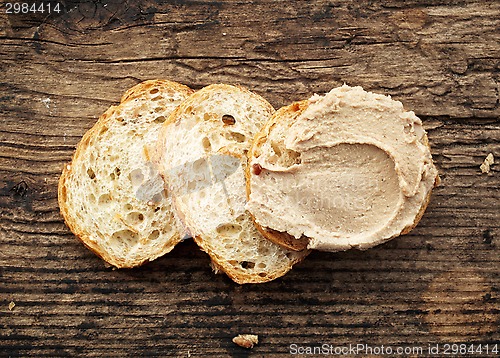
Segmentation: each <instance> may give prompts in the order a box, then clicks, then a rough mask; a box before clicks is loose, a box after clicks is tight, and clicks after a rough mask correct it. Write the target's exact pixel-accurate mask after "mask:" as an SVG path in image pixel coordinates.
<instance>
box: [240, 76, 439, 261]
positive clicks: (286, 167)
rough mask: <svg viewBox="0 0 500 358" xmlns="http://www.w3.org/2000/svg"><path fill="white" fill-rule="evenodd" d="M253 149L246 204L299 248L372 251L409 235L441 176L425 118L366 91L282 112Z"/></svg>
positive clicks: (276, 235) (262, 225) (340, 91)
mask: <svg viewBox="0 0 500 358" xmlns="http://www.w3.org/2000/svg"><path fill="white" fill-rule="evenodd" d="M248 155H249V165H248V167H247V170H246V177H247V195H248V204H247V206H246V207H247V209H248V210H249V212H251V214H252V216H253V219H254V221H255V223H256V226H257V228H258V229H259V231H260V232H261V233H262V234H263V235H264V236H265V237H267V238H268V239H270V240H272V241H273V242H276V243H279V244H281V245H282V246H284V247H286V248H289V249H291V250H303V249H305V248H309V249H318V250H325V251H339V250H346V249H350V248H353V247H355V248H359V249H367V248H370V247H372V246H375V245H378V244H380V243H383V242H385V241H387V240H389V239H391V238H393V237H395V236H398V235H401V234H405V233H408V232H409V231H410V230H412V229H413V228H414V227H415V226H416V225H417V223H418V221H419V220H420V218H421V217H422V215H423V212H424V211H425V208H426V207H427V204H428V202H429V198H430V194H431V190H432V188H433V187H434V186H435V185H436V184H437V183H438V182H439V177H438V173H437V170H436V168H435V166H434V165H433V163H432V157H431V153H430V149H429V144H428V140H427V136H426V133H425V131H424V130H423V128H422V123H421V121H420V119H418V118H417V117H416V116H415V114H414V113H413V112H406V111H405V110H404V109H403V106H402V104H401V103H400V102H397V101H394V100H392V99H390V97H386V96H382V95H378V94H374V93H370V92H366V91H364V90H363V89H362V88H361V87H349V86H346V85H344V86H342V87H339V88H335V89H333V90H332V91H330V92H329V93H328V94H327V95H325V96H324V97H320V96H313V97H312V98H311V99H310V100H307V101H302V102H297V103H293V104H291V105H289V106H287V107H284V108H281V109H280V110H278V111H277V112H276V113H275V114H274V116H273V117H272V118H271V120H270V121H269V122H268V123H267V124H266V125H265V126H264V127H263V129H262V130H261V131H260V132H259V133H258V134H257V135H256V137H255V139H254V143H253V146H252V148H251V150H250V152H249V154H248Z"/></svg>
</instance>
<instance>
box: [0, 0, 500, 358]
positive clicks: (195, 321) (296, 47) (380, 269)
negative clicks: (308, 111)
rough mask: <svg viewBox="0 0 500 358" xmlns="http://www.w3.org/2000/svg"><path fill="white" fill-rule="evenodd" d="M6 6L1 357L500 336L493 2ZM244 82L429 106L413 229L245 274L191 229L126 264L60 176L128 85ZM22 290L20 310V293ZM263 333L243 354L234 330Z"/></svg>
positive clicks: (280, 93) (295, 94) (234, 352)
mask: <svg viewBox="0 0 500 358" xmlns="http://www.w3.org/2000/svg"><path fill="white" fill-rule="evenodd" d="M62 3H63V4H64V5H65V6H64V11H63V12H61V13H60V14H52V15H50V16H47V15H46V14H45V15H44V16H41V15H40V14H37V15H33V14H30V15H6V14H5V11H4V8H3V7H2V8H1V10H2V11H1V14H0V19H1V20H0V70H1V73H2V77H1V78H0V283H1V284H0V356H12V357H15V356H37V357H38V356H67V355H71V356H76V355H77V356H88V357H94V356H96V357H97V356H98V357H102V356H146V355H154V356H181V357H188V356H193V357H194V356H203V357H207V356H218V357H222V356H247V355H250V356H265V357H268V356H286V355H289V349H290V348H289V346H290V344H293V343H295V344H298V345H302V346H307V345H317V344H321V343H328V344H332V345H335V346H343V345H349V344H357V343H367V344H370V345H381V344H384V345H385V346H387V345H392V346H394V347H395V346H398V345H403V346H422V347H425V348H427V346H428V345H429V344H435V343H447V342H452V343H483V344H486V343H489V344H490V345H491V344H493V343H499V341H500V332H499V328H498V327H499V326H500V303H499V302H500V301H499V297H500V276H499V267H500V255H499V253H500V251H499V246H498V237H499V234H500V179H499V171H498V167H497V165H498V164H496V165H493V166H492V171H491V173H490V174H488V175H486V174H483V175H481V174H480V170H479V165H480V164H481V163H482V161H483V160H484V158H485V157H486V155H487V154H488V153H490V152H492V153H494V154H495V156H496V157H500V119H499V116H500V103H499V98H500V96H499V83H500V82H499V78H500V71H499V69H500V38H499V35H498V34H499V33H500V2H498V1H490V2H485V1H458V0H457V1H455V0H446V1H445V0H442V1H416V0H398V1H396V0H384V1H380V2H368V1H335V0H334V1H313V2H305V1H274V2H267V1H255V2H250V1H231V2H229V1H202V0H199V1H196V0H191V1H190V0H178V1H172V2H168V3H165V2H163V1H153V0H146V1H141V2H132V1H125V2H121V1H95V2H94V1H89V2H84V3H79V2H77V1H65V2H62ZM151 78H168V79H173V80H176V81H179V82H182V83H185V84H186V85H189V86H191V87H193V88H196V89H198V88H201V87H202V86H204V85H207V84H209V83H216V82H226V83H239V84H242V85H244V86H247V87H248V88H250V89H252V90H255V91H256V92H258V93H260V94H262V95H263V96H265V97H266V98H267V99H269V101H270V102H271V103H272V104H273V105H274V106H275V107H280V106H282V105H285V104H287V103H290V102H292V101H295V100H299V99H303V98H307V97H308V96H310V95H312V94H313V93H314V92H318V93H321V92H325V91H327V90H329V89H331V88H332V87H334V86H337V85H340V84H342V83H344V82H345V83H348V84H350V85H362V86H363V87H364V88H365V89H367V90H372V91H376V92H380V93H385V94H390V95H392V96H393V97H394V98H395V99H398V100H401V101H402V102H403V103H404V105H405V106H406V107H407V108H409V109H412V110H414V111H415V112H416V114H417V115H419V116H421V117H422V118H423V121H424V124H425V126H426V128H427V129H428V133H429V140H430V143H431V146H432V153H433V156H434V159H435V161H436V164H437V165H438V167H439V169H440V173H441V175H442V179H443V182H442V184H441V186H440V187H438V188H437V189H436V190H435V192H434V194H433V197H432V200H431V204H430V206H429V208H428V209H427V212H426V214H425V215H424V218H423V219H422V221H421V223H420V224H419V226H418V227H417V228H416V229H415V230H414V231H413V232H412V233H411V234H409V235H407V236H404V237H401V238H398V239H396V240H393V241H391V242H389V243H387V244H385V245H382V246H380V247H377V248H374V249H371V250H368V251H366V252H358V251H349V252H343V253H336V254H332V253H319V252H316V253H313V254H312V255H310V256H309V257H308V258H307V260H306V261H305V262H303V263H302V264H300V265H298V266H297V267H296V269H294V270H293V271H292V272H290V273H289V274H287V275H286V276H285V277H284V278H282V279H278V280H276V281H274V282H271V283H268V284H263V285H246V286H238V285H236V284H234V283H233V282H231V281H230V280H229V279H227V278H226V277H224V276H220V275H215V274H213V273H212V272H211V270H210V268H209V259H208V257H207V255H205V254H204V253H202V252H200V251H199V250H198V249H197V248H196V245H194V244H193V243H192V242H185V243H182V244H181V245H179V246H178V247H177V248H176V249H175V250H174V251H173V252H172V253H170V254H169V255H166V256H165V257H163V258H161V259H158V260H156V261H155V262H152V263H150V264H148V265H146V266H144V267H142V268H139V269H133V270H112V269H110V268H106V267H105V266H104V264H103V262H102V261H101V260H99V259H98V258H97V257H95V256H94V255H93V254H92V253H90V252H89V251H88V250H86V249H85V248H84V247H83V246H82V245H81V244H80V243H79V242H78V241H77V240H76V239H75V238H74V236H73V235H72V234H71V232H69V230H68V229H67V228H66V226H65V225H64V223H63V221H62V218H61V216H60V214H59V211H58V207H57V191H56V187H57V180H58V177H59V175H60V172H61V170H62V166H63V165H64V163H66V162H67V161H69V160H70V157H71V155H72V153H73V150H74V148H75V146H76V144H77V143H78V141H79V140H80V138H81V136H82V135H83V133H85V131H86V130H87V129H89V128H90V127H91V126H92V125H93V124H94V123H95V121H96V120H97V117H98V116H99V115H100V114H101V113H103V112H104V111H105V110H106V109H107V108H108V107H109V106H110V105H112V104H116V103H117V102H118V101H119V98H120V96H121V95H122V93H123V92H124V91H125V90H126V89H128V88H129V87H131V86H132V85H134V84H136V83H138V82H140V81H142V80H146V79H151ZM11 301H13V302H15V304H16V306H15V307H14V309H13V310H12V311H10V310H9V308H8V305H9V303H10V302H11ZM241 333H252V334H258V335H259V342H260V343H259V345H257V346H256V347H254V348H253V349H252V350H251V351H246V350H244V349H243V348H240V347H238V346H236V345H234V343H232V342H231V339H232V338H233V337H234V336H236V335H238V334H241Z"/></svg>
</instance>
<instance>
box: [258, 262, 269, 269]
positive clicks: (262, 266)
mask: <svg viewBox="0 0 500 358" xmlns="http://www.w3.org/2000/svg"><path fill="white" fill-rule="evenodd" d="M266 267H267V265H266V263H265V262H259V263H258V264H257V268H259V269H265V268H266Z"/></svg>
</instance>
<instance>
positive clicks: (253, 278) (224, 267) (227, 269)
mask: <svg viewBox="0 0 500 358" xmlns="http://www.w3.org/2000/svg"><path fill="white" fill-rule="evenodd" d="M193 240H194V241H195V242H196V244H197V245H198V246H199V247H200V249H202V250H203V251H204V252H206V253H207V254H208V255H209V256H210V258H211V260H212V265H213V266H214V267H215V268H217V269H220V270H221V271H223V272H224V273H225V274H226V275H227V276H228V277H229V278H230V279H231V280H233V281H234V282H236V283H238V284H240V285H243V284H246V283H265V282H270V281H273V280H275V279H277V278H279V277H281V276H283V275H285V274H286V273H287V272H288V271H290V270H291V268H292V266H293V265H295V264H297V263H299V262H301V261H302V260H303V259H304V258H305V257H306V256H307V255H308V254H309V252H310V251H307V253H305V254H304V255H303V256H300V257H299V258H297V259H296V260H294V261H292V263H290V265H289V266H288V267H284V268H283V269H282V270H280V271H274V272H273V273H272V274H271V275H266V276H259V275H255V274H253V275H251V274H248V273H246V272H243V271H236V270H235V269H234V267H233V266H232V265H231V264H229V263H228V262H227V261H226V260H224V259H223V258H222V257H220V256H219V255H217V253H216V252H214V251H213V250H210V248H209V246H208V245H206V244H205V242H204V241H203V239H202V238H201V237H200V236H195V237H193Z"/></svg>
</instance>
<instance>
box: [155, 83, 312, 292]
mask: <svg viewBox="0 0 500 358" xmlns="http://www.w3.org/2000/svg"><path fill="white" fill-rule="evenodd" d="M273 113H274V109H273V108H272V106H271V105H270V104H269V103H268V102H267V101H265V100H264V99H263V98H262V97H260V96H258V95H257V94H255V93H252V92H250V91H248V90H246V89H244V88H242V87H236V86H230V85H223V84H216V85H210V86H208V87H205V88H203V89H201V90H199V91H198V92H196V93H194V94H193V95H191V96H190V97H189V98H188V99H187V100H185V101H184V102H183V103H181V104H180V105H179V107H178V108H177V109H176V110H175V111H174V112H172V114H171V115H170V117H169V118H168V121H167V122H166V123H165V124H164V126H163V128H162V130H161V133H160V137H159V140H158V147H157V152H156V156H155V158H156V162H157V163H158V166H159V169H160V172H161V173H162V175H163V176H164V179H165V182H166V183H167V185H168V188H169V191H170V193H171V195H172V200H173V204H174V207H175V209H176V210H177V212H178V214H179V217H180V218H181V220H182V222H183V223H184V225H185V226H186V228H187V230H188V231H189V232H190V233H191V235H192V236H193V238H194V240H195V242H196V243H197V244H198V245H199V246H200V247H201V249H202V250H204V251H205V252H207V253H208V254H209V255H210V257H211V259H212V263H213V266H214V267H215V268H216V269H220V270H222V271H223V272H225V273H226V274H227V275H228V276H229V277H230V278H231V279H233V280H234V281H235V282H237V283H240V284H243V283H259V282H267V281H271V280H273V279H275V278H277V277H280V276H282V275H284V274H285V273H286V272H288V271H289V270H290V269H291V268H292V266H293V265H294V264H295V263H297V262H299V261H301V260H302V259H303V258H304V257H305V256H306V255H307V254H308V251H307V250H306V251H301V252H295V251H292V250H288V249H285V248H282V247H281V246H280V245H277V244H275V243H273V242H271V241H269V240H267V239H266V238H265V237H264V236H262V235H261V234H260V233H259V231H258V230H257V229H256V228H255V226H254V224H253V222H252V218H251V216H250V215H249V213H248V212H247V211H246V210H245V204H246V190H245V186H246V183H245V168H246V165H247V157H246V154H247V151H248V149H249V148H250V144H251V142H252V139H253V137H254V135H255V134H256V133H257V132H258V131H259V130H260V129H261V127H262V125H263V124H264V123H265V122H267V121H268V120H269V118H270V117H271V115H272V114H273Z"/></svg>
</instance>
